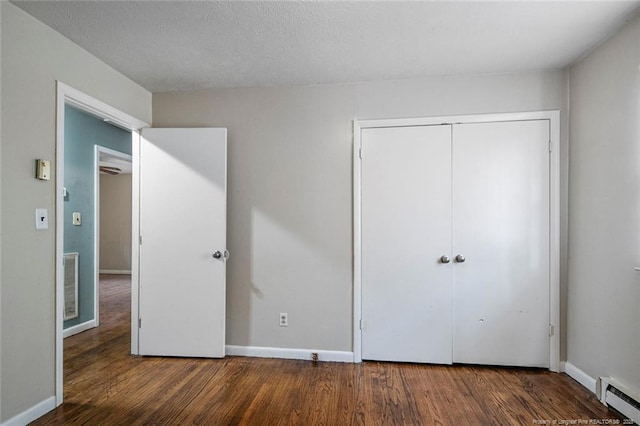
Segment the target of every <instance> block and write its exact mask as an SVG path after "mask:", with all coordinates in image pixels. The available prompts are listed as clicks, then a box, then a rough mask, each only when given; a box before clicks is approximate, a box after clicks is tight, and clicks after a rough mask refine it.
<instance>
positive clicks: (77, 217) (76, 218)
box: [73, 212, 82, 226]
mask: <svg viewBox="0 0 640 426" xmlns="http://www.w3.org/2000/svg"><path fill="white" fill-rule="evenodd" d="M73 224H74V225H76V226H78V225H82V216H81V215H80V213H79V212H73Z"/></svg>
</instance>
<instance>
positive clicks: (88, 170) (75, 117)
mask: <svg viewBox="0 0 640 426" xmlns="http://www.w3.org/2000/svg"><path fill="white" fill-rule="evenodd" d="M96 145H100V146H103V147H105V148H110V149H113V150H115V151H120V152H123V153H125V154H131V132H128V131H125V130H122V129H120V128H118V127H114V126H112V125H110V124H107V123H105V122H103V121H102V120H100V119H98V118H95V117H92V116H90V115H88V114H85V113H84V112H82V111H79V110H77V109H75V108H73V107H70V106H65V112H64V186H65V188H67V196H66V197H65V200H64V252H65V253H70V252H78V253H80V256H79V264H78V280H79V281H78V313H79V316H78V317H77V318H74V319H70V320H68V321H65V322H64V328H68V327H71V326H74V325H77V324H81V323H83V322H86V321H90V320H91V319H93V318H94V309H93V308H94V306H93V289H94V280H95V277H94V259H93V257H94V229H95V226H96V224H95V221H94V219H95V217H94V216H95V206H94V181H95V170H94V158H95V151H94V147H95V146H96ZM73 212H80V213H81V214H82V225H80V226H74V225H73V223H72V213H73Z"/></svg>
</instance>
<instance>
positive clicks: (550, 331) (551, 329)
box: [549, 324, 553, 337]
mask: <svg viewBox="0 0 640 426" xmlns="http://www.w3.org/2000/svg"><path fill="white" fill-rule="evenodd" d="M551 336H553V324H549V337H551Z"/></svg>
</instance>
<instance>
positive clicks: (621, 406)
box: [600, 377, 640, 424]
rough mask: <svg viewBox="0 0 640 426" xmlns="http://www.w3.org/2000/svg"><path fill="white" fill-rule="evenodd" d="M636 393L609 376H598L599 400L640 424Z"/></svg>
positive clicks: (638, 402) (638, 403)
mask: <svg viewBox="0 0 640 426" xmlns="http://www.w3.org/2000/svg"><path fill="white" fill-rule="evenodd" d="M639 399H640V398H638V394H637V393H635V392H633V391H632V390H631V389H629V388H628V387H626V386H624V385H622V384H621V383H620V382H618V381H617V380H615V379H612V378H611V377H601V378H600V401H601V402H602V403H603V404H605V405H607V406H608V407H611V408H613V409H614V410H616V411H618V412H619V413H621V414H622V415H624V416H625V417H626V418H627V419H630V420H633V421H634V422H635V423H636V424H640V401H639Z"/></svg>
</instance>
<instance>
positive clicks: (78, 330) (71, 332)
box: [62, 319, 97, 338]
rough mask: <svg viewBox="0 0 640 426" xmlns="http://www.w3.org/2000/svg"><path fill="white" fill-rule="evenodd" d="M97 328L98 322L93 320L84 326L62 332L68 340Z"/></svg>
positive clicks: (76, 326) (80, 325)
mask: <svg viewBox="0 0 640 426" xmlns="http://www.w3.org/2000/svg"><path fill="white" fill-rule="evenodd" d="M94 327H97V325H96V320H95V319H92V320H89V321H86V322H83V323H82V324H78V325H74V326H73V327H69V328H65V329H64V330H63V331H62V337H63V338H67V337H69V336H73V335H74V334H78V333H82V332H83V331H85V330H89V329H90V328H94Z"/></svg>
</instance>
